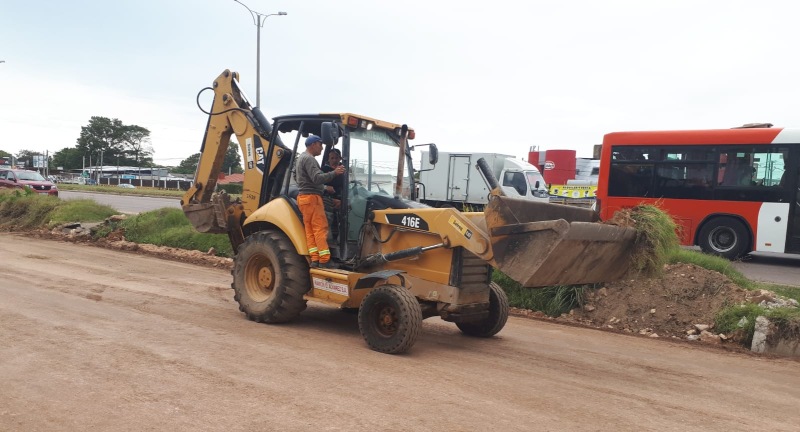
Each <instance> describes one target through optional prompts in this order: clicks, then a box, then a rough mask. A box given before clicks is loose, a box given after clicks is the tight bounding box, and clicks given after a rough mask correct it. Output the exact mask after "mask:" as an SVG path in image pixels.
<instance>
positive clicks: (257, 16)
mask: <svg viewBox="0 0 800 432" xmlns="http://www.w3.org/2000/svg"><path fill="white" fill-rule="evenodd" d="M233 1H235V2H236V3H239V4H240V5H242V6H244V7H245V9H247V11H248V12H250V16H251V17H253V24H255V26H256V106H257V107H261V27H264V21H266V20H267V17H271V16H273V15H288V14H287V13H286V12H278V13H272V14H262V13H259V12H256V11H254V10H252V9H250V8H249V7H248V6H247V5H246V4H244V3H242V2H240V1H239V0H233Z"/></svg>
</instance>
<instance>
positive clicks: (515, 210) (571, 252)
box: [484, 195, 636, 287]
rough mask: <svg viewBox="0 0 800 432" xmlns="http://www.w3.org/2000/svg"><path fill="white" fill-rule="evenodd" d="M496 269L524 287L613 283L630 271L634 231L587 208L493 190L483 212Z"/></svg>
mask: <svg viewBox="0 0 800 432" xmlns="http://www.w3.org/2000/svg"><path fill="white" fill-rule="evenodd" d="M484 217H485V218H486V227H487V231H488V234H489V238H490V240H491V244H492V251H493V253H494V261H495V264H496V265H497V267H498V269H499V270H500V271H502V272H503V273H505V274H506V275H507V276H509V277H510V278H512V279H514V280H515V281H517V282H519V283H520V284H522V286H525V287H543V286H551V285H577V284H585V283H597V282H610V281H614V280H618V279H620V278H621V277H622V276H623V275H625V273H626V272H627V271H628V267H629V263H630V253H631V250H632V246H633V241H634V238H635V235H636V231H635V229H633V228H623V227H618V226H612V225H605V224H602V223H599V219H598V217H597V214H596V213H595V212H594V211H592V210H589V209H584V208H578V207H570V206H566V205H562V204H550V203H544V202H535V201H527V200H521V199H516V198H509V197H506V196H500V195H494V196H493V197H492V199H491V201H490V202H489V205H488V206H487V207H486V209H485V211H484Z"/></svg>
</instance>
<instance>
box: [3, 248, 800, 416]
mask: <svg viewBox="0 0 800 432" xmlns="http://www.w3.org/2000/svg"><path fill="white" fill-rule="evenodd" d="M229 284H230V275H229V274H227V273H226V272H225V271H222V270H216V269H208V268H202V267H197V266H194V265H188V264H182V263H176V262H171V261H164V260H159V259H155V258H150V257H145V256H140V255H135V254H131V253H124V252H114V251H109V250H105V249H100V248H96V247H91V246H84V245H74V244H70V243H62V242H57V241H45V240H33V239H30V238H25V237H17V236H15V235H11V234H2V235H0V430H3V431H6V430H8V431H12V430H21V431H33V430H48V431H62V430H63V431H85V430H114V431H141V430H170V431H173V430H220V431H223V430H224V431H239V430H265V431H272V430H274V431H305V430H312V431H320V430H332V431H337V430H343V431H356V430H370V431H373V430H381V431H384V430H386V431H409V430H420V431H421V430H435V431H445V430H446V431H472V430H476V431H479V430H496V431H532V430H549V431H562V430H580V431H593V430H614V431H643V430H650V431H670V430H673V431H689V430H704V431H726V432H728V431H734V430H743V431H744V430H748V431H752V430H770V431H779V430H780V431H790V430H792V431H794V430H797V425H798V424H800V412H798V410H797V407H798V406H800V363H798V362H797V361H791V360H781V359H765V358H758V357H755V356H750V355H745V354H736V353H730V352H724V351H717V350H713V349H704V348H701V347H700V346H698V345H689V344H686V343H673V342H669V341H665V340H655V339H648V338H640V337H633V336H625V335H617V334H611V333H605V332H600V331H596V330H590V329H583V328H575V327H569V326H562V325H556V324H551V323H547V322H541V321H534V320H527V319H522V318H513V317H512V318H511V319H510V321H509V323H508V325H507V327H506V328H505V329H504V330H503V331H502V332H501V333H500V334H499V335H498V337H495V338H493V339H488V340H480V339H472V338H468V337H464V336H462V335H461V334H460V333H459V331H458V329H457V328H456V327H455V326H454V325H452V324H449V323H445V322H443V321H441V320H439V319H438V318H435V319H431V320H429V321H426V322H425V325H424V328H423V333H422V336H421V337H420V340H419V341H418V342H417V344H416V345H415V346H414V348H413V349H412V350H411V352H410V353H409V354H408V355H402V356H390V355H385V354H378V353H376V352H373V351H370V350H369V349H367V348H366V346H365V344H364V342H363V340H362V339H361V336H360V334H359V332H358V325H357V322H356V317H355V316H354V315H348V314H345V313H343V312H340V311H338V310H335V309H331V308H327V307H322V306H315V305H314V304H310V305H309V306H310V307H309V309H308V310H306V311H305V312H303V314H302V315H301V317H300V318H299V319H298V320H297V321H296V322H293V323H290V324H285V325H271V326H270V325H264V324H256V323H253V322H250V321H247V320H246V319H245V318H244V316H243V315H242V314H241V313H239V311H238V308H237V305H236V304H235V303H234V302H233V300H232V292H231V290H230V289H229V288H228V287H229Z"/></svg>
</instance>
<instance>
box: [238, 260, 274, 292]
mask: <svg viewBox="0 0 800 432" xmlns="http://www.w3.org/2000/svg"><path fill="white" fill-rule="evenodd" d="M244 273H245V276H244V284H245V289H247V294H248V295H249V296H250V298H252V299H253V300H254V301H257V302H263V301H266V300H267V299H268V298H269V297H270V295H272V290H273V289H274V288H275V269H274V268H273V267H272V262H271V261H270V260H269V259H268V258H267V257H265V256H263V255H256V256H253V257H251V258H250V260H248V261H247V265H246V266H245V272H244Z"/></svg>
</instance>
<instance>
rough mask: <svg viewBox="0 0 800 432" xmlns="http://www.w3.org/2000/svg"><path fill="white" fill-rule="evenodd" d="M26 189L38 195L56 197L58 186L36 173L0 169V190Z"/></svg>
mask: <svg viewBox="0 0 800 432" xmlns="http://www.w3.org/2000/svg"><path fill="white" fill-rule="evenodd" d="M26 187H27V188H30V189H32V190H33V191H34V192H36V193H38V194H43V195H52V196H58V186H56V184H55V183H53V182H51V181H50V180H47V179H46V178H44V177H42V175H41V174H39V173H38V172H36V171H26V170H19V169H0V188H3V189H24V188H26Z"/></svg>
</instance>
